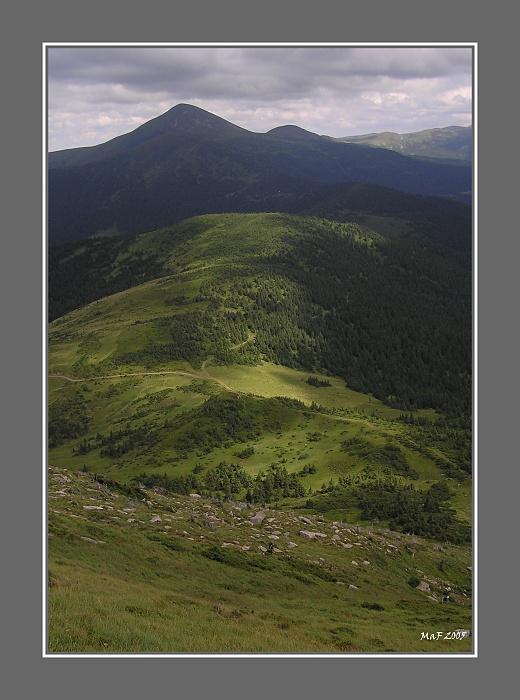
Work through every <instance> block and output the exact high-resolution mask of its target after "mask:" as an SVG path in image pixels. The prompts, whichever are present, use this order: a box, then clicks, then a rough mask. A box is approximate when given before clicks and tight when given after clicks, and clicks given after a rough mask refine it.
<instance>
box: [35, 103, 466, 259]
mask: <svg viewBox="0 0 520 700" xmlns="http://www.w3.org/2000/svg"><path fill="white" fill-rule="evenodd" d="M48 166H49V172H48V240H49V244H50V245H55V244H57V243H60V242H65V241H67V240H75V239H84V238H88V237H91V236H96V235H97V236H99V235H111V234H127V233H136V232H144V231H147V230H151V229H154V228H160V227H162V226H166V225H170V224H173V223H175V222H178V221H181V220H183V219H186V218H189V217H191V216H194V215H199V214H206V213H223V212H229V211H237V212H255V211H279V210H283V208H284V206H286V203H287V199H288V198H291V197H293V196H295V195H302V194H305V193H309V192H313V191H314V190H315V189H316V188H317V187H319V186H322V185H324V184H332V183H338V182H365V183H372V184H376V185H382V186H387V187H392V188H394V189H397V190H402V191H404V192H409V193H415V194H422V195H427V196H438V197H450V198H456V199H457V198H460V199H468V196H469V194H468V193H470V191H471V168H469V167H467V168H466V167H454V166H449V165H444V164H439V163H435V162H422V161H419V160H416V159H411V158H409V157H406V156H402V155H400V154H397V153H394V152H392V151H388V150H384V149H374V148H369V147H366V146H360V145H358V144H349V143H342V142H340V141H336V140H333V139H330V138H328V137H320V136H317V135H316V134H311V133H309V132H306V131H305V130H303V129H300V128H299V127H296V126H287V127H280V128H277V129H273V130H271V131H270V132H267V133H265V134H258V133H252V132H249V131H247V130H245V129H241V128H239V127H237V126H235V125H233V124H231V123H229V122H227V121H225V120H223V119H221V118H219V117H217V116H215V115H212V114H210V113H208V112H206V111H205V110H201V109H200V108H197V107H193V106H190V105H177V106H176V107H174V108H172V109H171V110H169V111H168V112H167V113H166V114H164V115H162V116H160V117H157V118H156V119H154V120H152V121H151V122H148V123H147V124H144V125H142V126H141V127H139V128H138V129H136V130H135V131H133V132H131V133H130V134H126V135H124V136H120V137H118V138H116V139H113V140H111V141H109V142H107V143H105V144H101V145H99V146H94V147H90V148H87V149H85V148H82V149H71V150H67V151H62V152H55V153H51V154H49V159H48Z"/></svg>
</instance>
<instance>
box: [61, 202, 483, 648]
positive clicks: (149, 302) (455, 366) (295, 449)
mask: <svg viewBox="0 0 520 700" xmlns="http://www.w3.org/2000/svg"><path fill="white" fill-rule="evenodd" d="M391 229H392V230H391V232H390V233H389V234H388V235H385V234H384V233H383V232H381V230H380V231H379V232H375V231H374V230H372V229H368V228H364V227H362V226H360V225H359V224H354V223H340V222H332V221H328V220H325V219H318V218H312V217H298V216H289V215H283V214H227V215H207V216H202V217H197V218H195V219H191V220H188V221H185V222H182V223H180V224H177V225H175V226H172V227H168V228H165V229H161V230H158V231H153V232H150V233H148V234H140V235H137V236H130V237H125V238H123V239H121V238H117V239H101V240H93V241H88V242H82V243H81V244H68V245H67V246H66V247H63V248H61V249H60V250H59V251H58V249H57V251H56V252H55V254H54V256H53V257H52V259H51V261H50V283H49V297H50V300H49V305H50V307H51V306H52V308H53V309H55V314H57V317H55V318H54V320H52V322H51V323H50V324H49V347H48V373H49V379H48V393H49V409H48V428H49V469H50V479H51V481H50V484H51V485H52V486H50V487H49V488H52V489H55V488H56V486H55V484H56V483H57V484H61V485H62V486H63V488H61V486H60V489H61V490H62V491H63V493H61V494H57V495H56V494H55V495H53V496H52V499H51V500H50V501H49V507H50V515H49V517H50V529H49V532H50V539H49V555H50V565H49V576H50V588H49V606H50V607H49V645H50V647H52V649H53V650H55V651H71V650H72V651H80V650H83V651H89V650H98V651H135V650H138V651H156V650H161V651H257V650H260V651H276V650H280V651H304V650H305V651H324V650H332V651H359V650H361V651H374V650H376V651H378V650H379V651H380V650H383V651H385V650H387V651H388V650H393V651H403V650H406V651H435V650H436V651H438V650H440V649H449V651H450V652H451V651H469V650H470V648H471V639H470V638H467V637H464V639H459V640H451V641H450V640H443V642H441V641H439V642H435V643H433V642H432V641H431V640H424V639H423V640H421V631H424V632H427V631H431V629H432V628H435V630H440V629H444V628H446V629H445V631H446V632H450V631H451V632H453V631H454V629H458V628H461V629H471V571H470V567H471V523H472V479H471V471H472V456H471V271H470V262H469V261H468V258H467V256H465V255H464V254H463V253H462V252H460V251H457V250H453V249H452V248H449V247H445V246H440V245H437V244H434V243H433V242H432V241H431V240H430V239H429V238H428V237H427V236H421V235H419V234H417V233H410V231H409V230H408V231H406V232H403V233H400V232H399V229H398V228H395V227H391ZM93 289H94V292H93V291H92V290H93ZM93 293H95V294H96V295H99V297H100V298H98V299H96V300H92V299H91V295H92V294H93ZM66 297H68V302H66ZM89 298H90V300H89ZM67 303H69V304H71V305H72V307H73V309H74V310H70V311H68V312H67V313H64V314H59V311H58V309H59V308H66V305H67ZM60 305H61V306H60ZM60 479H61V481H60ZM58 490H59V489H58ZM53 493H54V491H53ZM190 494H191V495H190ZM195 496H197V497H195ZM56 499H57V500H56ZM99 499H101V500H99ZM105 499H108V500H105ZM114 499H116V500H117V503H116V502H115V501H114ZM143 499H144V500H143ZM90 501H92V502H91V503H90ZM60 504H61V505H60ZM63 504H66V507H64V506H63ZM189 504H191V506H193V504H198V505H197V508H198V510H197V512H195V511H194V510H193V509H192V508H191V506H190V508H189V507H188V505H189ZM90 505H92V508H89V507H88V506H90ZM62 506H63V507H62ZM85 506H87V507H85ZM149 508H150V509H151V510H150V511H149V510H148V509H149ZM125 509H126V510H125ZM129 509H130V510H132V509H134V510H135V513H137V515H134V510H132V512H130V510H129ZM143 509H144V510H143ZM260 509H263V510H267V511H268V512H269V514H270V515H269V518H273V520H270V519H268V520H266V522H265V523H264V529H263V530H262V529H259V530H258V531H251V532H249V533H248V537H246V538H243V537H242V535H241V534H240V533H239V530H243V529H244V528H243V527H242V528H241V527H240V523H239V522H238V521H237V520H236V519H235V516H236V514H237V513H243V514H244V517H243V520H244V521H245V520H247V519H248V518H250V517H253V516H254V514H255V513H256V512H257V511H258V510H260ZM204 510H206V511H208V513H209V512H210V510H211V512H212V513H213V515H214V516H215V518H217V519H218V521H219V522H218V523H217V524H216V526H215V529H214V527H213V526H214V525H215V522H214V521H213V520H212V521H211V522H209V523H208V522H207V521H208V518H203V517H202V515H203V513H204ZM152 511H153V512H152ZM156 511H157V512H156ZM231 511H232V512H233V514H234V515H230V512H231ZM166 513H168V518H170V519H171V522H170V520H168V527H166V526H165V524H164V523H165V520H166V519H167V518H166V515H165V514H166ZM78 515H79V516H80V517H79V518H78V517H77V516H78ZM126 515H128V518H130V520H128V518H127V517H126ZM154 515H158V516H159V517H160V518H161V520H160V521H156V522H155V523H153V524H152V525H153V527H152V528H151V529H150V528H148V526H146V527H145V528H141V527H138V526H137V525H135V523H140V524H143V523H147V522H148V523H149V521H150V519H152V518H153V517H154ZM246 515H247V518H246ZM240 517H242V516H240ZM302 518H304V519H306V520H308V521H309V522H310V523H312V524H313V527H314V526H316V527H318V522H319V524H320V528H322V529H321V534H326V535H327V537H326V538H325V537H321V536H316V537H314V538H313V539H312V540H310V541H307V538H306V536H304V535H301V534H300V530H302V529H303V530H305V529H306V527H307V525H306V527H303V528H302V527H301V523H302V522H303V523H304V525H305V524H306V520H303V521H302ZM132 519H133V520H132ZM159 522H162V525H158V524H157V523H159ZM212 523H213V524H212ZM224 523H225V524H224ZM275 523H276V527H277V528H278V527H279V528H280V533H281V534H276V532H275V531H274V527H275ZM296 524H297V525H298V527H299V529H298V528H297V527H296ZM268 525H270V528H269V527H267V526H268ZM356 525H359V527H360V528H361V529H362V533H364V534H363V538H361V537H359V538H358V537H357V535H360V534H361V533H358V532H356ZM245 527H246V529H247V528H248V527H249V526H248V525H247V526H245ZM334 528H336V530H334ZM309 529H313V528H312V527H310V526H309ZM347 530H349V531H350V532H347ZM368 531H370V532H371V534H370V535H368V534H366V533H367V532H368ZM286 532H287V533H289V534H288V535H287V537H286V538H285V536H284V533H286ZM333 535H337V536H338V537H337V538H333ZM347 535H348V536H349V537H348V538H347V537H346V536H347ZM273 536H274V537H273ZM282 536H283V537H284V539H283V540H282ZM85 537H86V538H90V539H87V540H85V539H84V538H85ZM251 537H254V540H255V545H254V547H253V548H252V549H251V548H250V549H246V547H251V543H250V541H249V540H250V539H251ZM277 537H278V538H280V541H278V540H276V538H277ZM291 538H292V539H291ZM298 538H299V539H298ZM338 538H339V539H338ZM92 540H93V542H92ZM256 540H258V542H256ZM286 540H287V542H289V541H290V542H293V544H297V547H292V546H291V547H290V548H288V544H286ZM315 540H316V541H315ZM355 540H356V541H355ZM358 540H359V541H358ZM269 541H272V542H274V543H275V546H276V548H277V549H278V550H280V551H278V552H275V553H274V555H273V556H271V555H270V554H269V553H268V552H267V553H264V552H263V550H262V549H259V547H260V545H261V546H262V547H264V548H266V547H267V546H268V544H269ZM282 542H283V546H282ZM100 543H102V544H100ZM98 545H99V546H98ZM343 545H345V546H343ZM346 545H352V548H354V549H358V548H359V551H360V552H361V550H362V549H363V557H364V558H361V557H360V556H358V557H357V558H356V557H353V556H352V552H351V551H350V550H351V547H350V546H346ZM394 548H396V550H398V551H399V555H398V556H394V554H395V553H396V552H395V551H394ZM365 550H366V551H365ZM296 551H297V552H298V555H295V554H294V552H296ZM172 557H173V558H172ZM352 560H355V561H356V564H357V566H356V565H354V564H352ZM364 561H368V562H370V563H369V564H366V565H365V564H364ZM137 562H139V565H137ZM309 567H310V568H309ZM468 567H469V568H468ZM369 571H370V572H372V573H374V572H376V575H375V576H373V577H372V578H370V576H369V574H368V572H369ZM331 572H332V573H331ZM353 572H356V573H355V574H354V573H353ZM416 579H417V581H416ZM424 581H426V582H429V589H425V590H419V589H417V586H418V585H419V584H421V582H424ZM350 585H352V586H356V588H349V586H350ZM100 587H101V589H100ZM172 587H173V589H174V590H175V593H173V592H172ZM423 588H424V586H423ZM448 589H450V591H448ZM100 590H102V591H103V593H102V594H99V591H100ZM273 590H275V591H280V592H281V593H280V595H279V596H278V597H277V599H276V601H274V600H273V596H272V591H273ZM168 591H170V592H169V593H168ZM269 591H271V593H270V592H269ZM340 591H341V592H340ZM359 591H363V595H362V596H359V595H358V593H359ZM448 594H449V596H450V601H449V604H444V603H442V600H443V598H444V597H445V596H446V595H448ZM356 596H357V597H356ZM94 600H95V603H94V604H93V601H94ZM143 600H146V603H143ZM167 600H168V601H169V602H168V604H167V605H165V602H166V601H167ZM317 600H319V601H320V603H319V605H318V604H317V602H316V601H317ZM139 601H140V602H139ZM210 601H211V603H210ZM291 601H292V602H291ZM188 606H189V607H188ZM338 606H343V607H344V610H343V607H342V610H343V612H341V611H340V610H339V608H338ZM380 608H381V609H380ZM108 610H111V611H112V612H111V613H110V615H108ZM347 610H348V613H347ZM334 611H335V612H334ZM100 616H101V619H102V621H101V620H100ZM345 616H347V617H348V618H349V622H347V623H346V622H344V620H345V619H346V617H345ZM376 618H377V620H376ZM172 620H175V621H176V624H174V625H173V626H172ZM370 620H372V623H370V624H369V622H370ZM329 623H330V624H329ZM333 623H334V624H333ZM336 623H337V624H336ZM441 623H442V624H441ZM439 625H440V626H439ZM403 626H404V628H403ZM400 628H401V632H399V629H400ZM195 629H197V630H201V631H199V632H197V634H194V633H193V631H194V630H195ZM251 629H255V630H256V634H255V635H253V636H251V634H248V631H249V632H250V630H251ZM363 630H364V631H363ZM448 642H449V643H448Z"/></svg>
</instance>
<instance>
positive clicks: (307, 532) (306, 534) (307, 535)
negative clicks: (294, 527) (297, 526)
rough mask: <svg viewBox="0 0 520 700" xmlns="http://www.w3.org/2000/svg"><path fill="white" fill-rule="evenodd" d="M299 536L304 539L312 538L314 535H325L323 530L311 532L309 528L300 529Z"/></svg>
mask: <svg viewBox="0 0 520 700" xmlns="http://www.w3.org/2000/svg"><path fill="white" fill-rule="evenodd" d="M299 534H300V537H303V538H304V539H306V540H314V539H315V538H316V537H327V535H325V534H324V533H323V532H311V531H310V530H300V533H299Z"/></svg>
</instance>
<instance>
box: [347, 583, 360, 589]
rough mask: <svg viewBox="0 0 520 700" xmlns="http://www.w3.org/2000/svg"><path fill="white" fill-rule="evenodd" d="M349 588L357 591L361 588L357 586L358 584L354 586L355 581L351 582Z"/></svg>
mask: <svg viewBox="0 0 520 700" xmlns="http://www.w3.org/2000/svg"><path fill="white" fill-rule="evenodd" d="M349 588H350V590H351V591H357V590H359V589H358V587H357V586H354V584H353V583H351V584H350V585H349Z"/></svg>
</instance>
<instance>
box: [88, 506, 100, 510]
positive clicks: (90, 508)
mask: <svg viewBox="0 0 520 700" xmlns="http://www.w3.org/2000/svg"><path fill="white" fill-rule="evenodd" d="M83 510H103V506H83Z"/></svg>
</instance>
